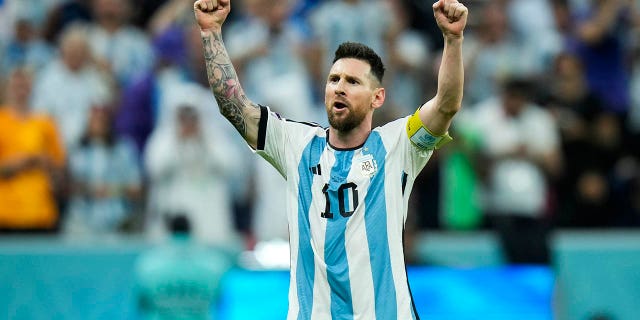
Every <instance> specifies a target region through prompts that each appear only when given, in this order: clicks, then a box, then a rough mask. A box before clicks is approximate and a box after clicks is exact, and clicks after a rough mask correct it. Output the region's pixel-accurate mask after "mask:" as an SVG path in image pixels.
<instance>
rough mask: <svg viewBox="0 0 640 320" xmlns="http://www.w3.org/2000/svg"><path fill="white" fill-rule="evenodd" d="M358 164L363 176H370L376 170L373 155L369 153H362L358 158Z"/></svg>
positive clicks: (376, 166)
mask: <svg viewBox="0 0 640 320" xmlns="http://www.w3.org/2000/svg"><path fill="white" fill-rule="evenodd" d="M358 165H359V166H360V173H361V174H362V175H363V176H365V177H372V176H373V175H374V174H376V171H378V164H377V163H376V160H375V159H373V156H372V155H370V154H367V155H364V156H363V157H362V158H360V159H359V160H358Z"/></svg>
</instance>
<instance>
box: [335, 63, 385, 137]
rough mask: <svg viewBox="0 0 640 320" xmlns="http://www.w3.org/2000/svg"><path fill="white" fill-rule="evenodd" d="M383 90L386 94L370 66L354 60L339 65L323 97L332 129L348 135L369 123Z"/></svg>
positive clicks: (336, 65) (336, 66)
mask: <svg viewBox="0 0 640 320" xmlns="http://www.w3.org/2000/svg"><path fill="white" fill-rule="evenodd" d="M380 90H382V91H384V89H382V88H380V84H379V83H378V82H377V81H376V80H375V78H374V76H373V75H372V74H371V66H370V65H369V64H368V63H367V62H365V61H362V60H358V59H354V58H343V59H340V60H338V61H336V62H335V63H334V64H333V66H332V67H331V70H330V71H329V76H328V77H327V83H326V86H325V97H324V98H325V107H326V110H327V117H328V119H329V124H330V125H331V127H333V128H335V129H337V130H338V131H343V132H348V131H351V130H352V129H354V128H356V127H358V126H359V125H360V123H362V121H364V120H365V119H366V118H367V117H368V118H369V119H370V118H371V116H372V113H373V105H374V101H375V99H381V98H382V99H384V94H382V97H380V96H376V93H378V92H379V91H380ZM378 102H379V105H382V103H381V101H378ZM376 105H377V104H376Z"/></svg>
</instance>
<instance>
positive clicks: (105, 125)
mask: <svg viewBox="0 0 640 320" xmlns="http://www.w3.org/2000/svg"><path fill="white" fill-rule="evenodd" d="M110 122H111V118H110V115H109V110H108V108H106V107H103V106H94V107H92V108H91V112H90V113H89V124H88V126H89V136H91V137H93V138H105V137H106V136H107V135H108V134H109V130H110Z"/></svg>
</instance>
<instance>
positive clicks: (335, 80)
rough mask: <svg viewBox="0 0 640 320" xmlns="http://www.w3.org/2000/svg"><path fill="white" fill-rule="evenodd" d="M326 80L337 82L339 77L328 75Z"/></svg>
mask: <svg viewBox="0 0 640 320" xmlns="http://www.w3.org/2000/svg"><path fill="white" fill-rule="evenodd" d="M328 81H329V82H338V81H340V77H338V76H329V79H328Z"/></svg>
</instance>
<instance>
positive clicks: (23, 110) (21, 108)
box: [10, 102, 29, 117]
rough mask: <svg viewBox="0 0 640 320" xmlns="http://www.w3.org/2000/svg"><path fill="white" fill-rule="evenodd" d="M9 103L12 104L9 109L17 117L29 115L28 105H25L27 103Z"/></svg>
mask: <svg viewBox="0 0 640 320" xmlns="http://www.w3.org/2000/svg"><path fill="white" fill-rule="evenodd" d="M10 105H11V106H12V108H11V110H12V111H13V113H14V114H15V115H17V116H19V117H25V116H27V115H29V107H28V106H27V104H24V103H18V102H13V103H11V102H10Z"/></svg>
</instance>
